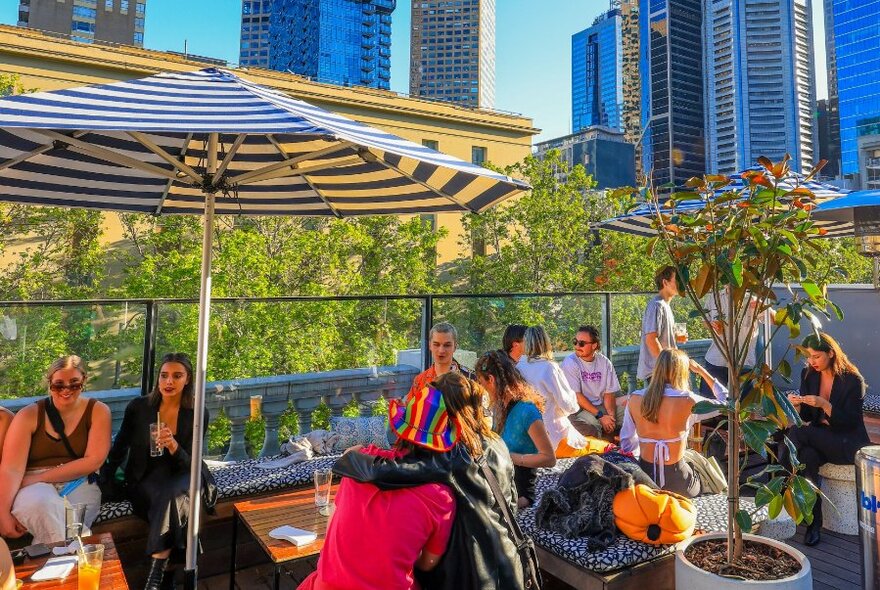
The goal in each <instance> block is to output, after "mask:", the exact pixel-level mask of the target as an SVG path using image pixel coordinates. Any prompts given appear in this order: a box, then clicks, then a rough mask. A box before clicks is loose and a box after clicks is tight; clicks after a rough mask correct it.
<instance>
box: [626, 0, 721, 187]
mask: <svg viewBox="0 0 880 590" xmlns="http://www.w3.org/2000/svg"><path fill="white" fill-rule="evenodd" d="M639 11H640V14H641V20H640V22H641V27H642V35H641V41H642V43H641V47H640V50H641V63H640V69H641V72H642V128H643V129H644V130H645V131H644V136H643V140H642V143H643V145H642V147H643V152H642V158H643V164H644V170H645V172H646V173H648V172H652V173H653V180H654V183H655V184H657V185H659V184H665V183H668V182H674V183H675V184H677V185H681V184H683V183H684V182H685V181H686V180H687V179H688V178H690V177H692V176H700V175H702V174H704V173H705V172H706V157H705V134H704V125H705V121H704V107H703V35H702V14H703V9H702V2H701V0H641V4H640V10H639Z"/></svg>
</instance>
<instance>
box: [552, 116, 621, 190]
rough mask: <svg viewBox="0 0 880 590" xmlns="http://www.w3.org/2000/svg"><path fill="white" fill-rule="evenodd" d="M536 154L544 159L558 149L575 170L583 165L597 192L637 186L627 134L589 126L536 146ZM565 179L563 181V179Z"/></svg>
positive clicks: (563, 158)
mask: <svg viewBox="0 0 880 590" xmlns="http://www.w3.org/2000/svg"><path fill="white" fill-rule="evenodd" d="M535 150H536V151H535V155H536V156H537V157H539V158H543V157H544V156H545V155H546V154H547V152H549V151H550V150H559V153H560V155H561V157H562V160H563V161H564V162H565V163H567V164H568V165H569V167H574V166H577V165H578V164H580V165H581V166H583V167H584V169H585V170H586V171H587V174H590V175H592V177H593V180H595V181H596V188H597V189H607V188H618V187H622V186H635V182H636V173H635V150H634V146H633V144H631V143H628V142H627V141H626V140H625V138H624V133H623V132H622V131H620V130H618V129H610V128H608V127H589V128H587V129H583V130H581V131H578V132H575V133H572V134H571V135H566V136H564V137H558V138H556V139H550V140H548V141H542V142H541V143H538V144H535ZM563 180H564V179H563Z"/></svg>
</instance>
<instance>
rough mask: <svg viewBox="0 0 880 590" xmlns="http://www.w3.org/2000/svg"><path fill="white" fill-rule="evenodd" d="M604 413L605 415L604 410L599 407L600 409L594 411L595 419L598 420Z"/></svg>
mask: <svg viewBox="0 0 880 590" xmlns="http://www.w3.org/2000/svg"><path fill="white" fill-rule="evenodd" d="M604 415H605V411H604V410H601V409H600V410H597V411H596V420H598V419H599V418H601V417H602V416H604Z"/></svg>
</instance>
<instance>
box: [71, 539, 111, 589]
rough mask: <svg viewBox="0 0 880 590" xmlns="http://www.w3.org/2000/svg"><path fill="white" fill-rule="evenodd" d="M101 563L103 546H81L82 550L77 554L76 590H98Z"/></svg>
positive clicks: (102, 560)
mask: <svg viewBox="0 0 880 590" xmlns="http://www.w3.org/2000/svg"><path fill="white" fill-rule="evenodd" d="M102 563H104V546H103V545H83V548H82V550H80V551H78V552H77V561H76V564H77V567H76V573H77V590H99V588H100V584H101V564H102Z"/></svg>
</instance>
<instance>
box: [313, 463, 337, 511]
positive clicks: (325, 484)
mask: <svg viewBox="0 0 880 590" xmlns="http://www.w3.org/2000/svg"><path fill="white" fill-rule="evenodd" d="M332 482H333V470H332V469H330V468H329V467H327V468H325V469H316V470H315V506H318V507H319V508H321V507H323V506H327V505H328V504H330V484H331V483H332Z"/></svg>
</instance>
